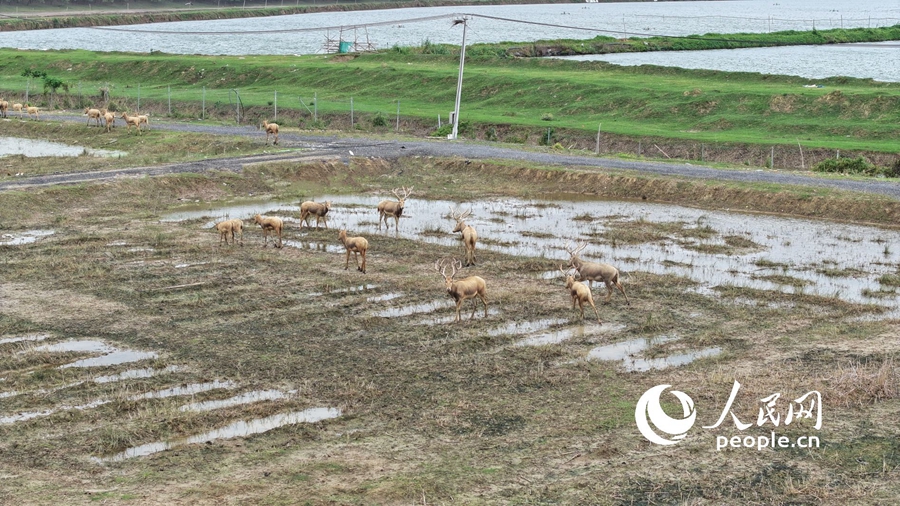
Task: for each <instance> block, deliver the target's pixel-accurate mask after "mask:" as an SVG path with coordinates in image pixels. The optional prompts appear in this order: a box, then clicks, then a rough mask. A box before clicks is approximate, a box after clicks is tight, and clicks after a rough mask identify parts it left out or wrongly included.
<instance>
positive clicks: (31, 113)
mask: <svg viewBox="0 0 900 506" xmlns="http://www.w3.org/2000/svg"><path fill="white" fill-rule="evenodd" d="M25 112H27V113H28V117H29V118H31V117H32V116H34V119H36V120H38V119H41V118H39V117H38V113H39V112H41V110H40V109H38V108H37V107H34V106H31V105H27V106H25ZM4 117H6V116H5V115H4Z"/></svg>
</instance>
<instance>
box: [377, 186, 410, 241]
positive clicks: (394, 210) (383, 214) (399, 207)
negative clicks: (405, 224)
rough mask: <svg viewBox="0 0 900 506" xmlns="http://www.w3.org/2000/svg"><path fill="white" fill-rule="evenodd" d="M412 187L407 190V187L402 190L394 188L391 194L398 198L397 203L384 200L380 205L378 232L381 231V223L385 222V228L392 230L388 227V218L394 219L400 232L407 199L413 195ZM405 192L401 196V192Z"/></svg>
mask: <svg viewBox="0 0 900 506" xmlns="http://www.w3.org/2000/svg"><path fill="white" fill-rule="evenodd" d="M412 190H413V189H412V186H410V187H409V189H407V188H406V187H405V186H403V187H402V188H394V189H393V190H392V191H391V193H393V194H394V196H395V197H397V202H394V201H393V200H382V201H381V202H379V203H378V230H381V222H382V220H384V227H385V228H386V229H388V230H390V229H391V226H390V225H388V217H389V216H393V217H394V225H395V227H396V229H397V231H399V230H400V216H401V215H402V214H403V206H404V205H406V199H407V198H409V194H410V193H412ZM401 191H402V192H403V195H402V196H401V195H400V192H401Z"/></svg>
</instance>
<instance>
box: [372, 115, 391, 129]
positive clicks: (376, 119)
mask: <svg viewBox="0 0 900 506" xmlns="http://www.w3.org/2000/svg"><path fill="white" fill-rule="evenodd" d="M387 125H388V120H387V118H385V117H384V114H382V113H381V112H380V111H379V112H376V113H375V116H373V117H372V126H373V127H384V126H387Z"/></svg>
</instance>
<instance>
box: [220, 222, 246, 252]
mask: <svg viewBox="0 0 900 506" xmlns="http://www.w3.org/2000/svg"><path fill="white" fill-rule="evenodd" d="M216 230H218V231H219V246H221V245H222V241H225V244H228V236H229V235H231V244H234V236H235V234H238V236H239V237H240V240H241V246H243V245H244V222H243V221H241V220H239V219H237V218H234V219H231V220H225V221H221V222H219V223H216Z"/></svg>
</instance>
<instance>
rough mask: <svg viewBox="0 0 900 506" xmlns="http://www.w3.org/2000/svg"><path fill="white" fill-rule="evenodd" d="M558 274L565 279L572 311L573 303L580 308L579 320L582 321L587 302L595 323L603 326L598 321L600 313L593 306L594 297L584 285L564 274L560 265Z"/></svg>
mask: <svg viewBox="0 0 900 506" xmlns="http://www.w3.org/2000/svg"><path fill="white" fill-rule="evenodd" d="M559 272H561V273H562V274H563V276H565V277H566V289H568V290H569V295H571V296H572V309H575V303H576V302H577V303H578V307H579V308H581V319H582V320H583V319H584V303H585V302H587V303H588V304H590V305H591V307H592V308H594V314H595V315H597V323H599V324H601V325H602V324H603V320H601V319H600V312H599V311H597V306H595V305H594V296H593V295H591V289H590V288H588V287H587V286H585V284H584V283H581V282H579V281H575V277H574V276H572V275H571V274H569V273H568V272H566V271H565V270H564V269H563V267H562V265H560V266H559Z"/></svg>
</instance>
